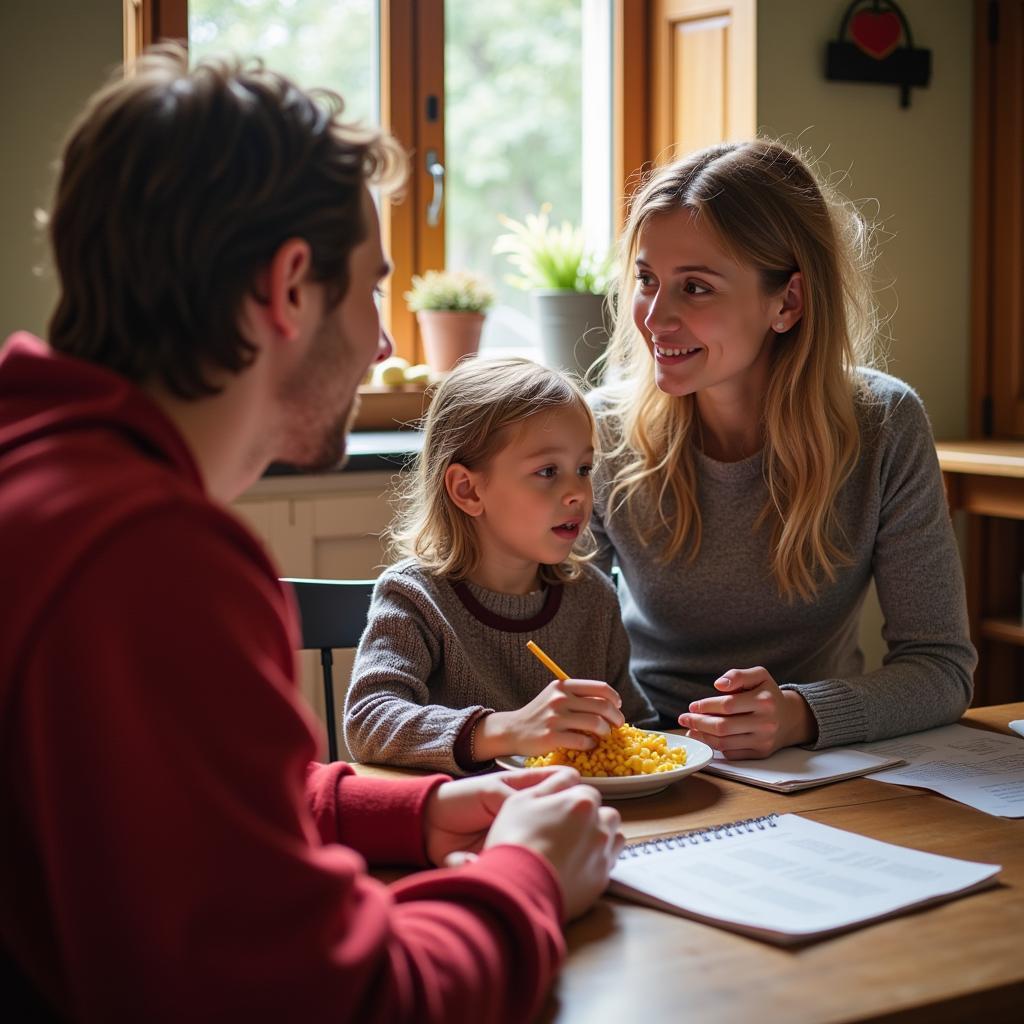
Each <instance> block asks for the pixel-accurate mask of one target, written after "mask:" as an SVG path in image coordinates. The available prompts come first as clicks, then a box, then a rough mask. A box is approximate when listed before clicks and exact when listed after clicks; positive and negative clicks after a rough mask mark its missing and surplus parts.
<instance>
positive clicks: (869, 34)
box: [849, 11, 903, 60]
mask: <svg viewBox="0 0 1024 1024" xmlns="http://www.w3.org/2000/svg"><path fill="white" fill-rule="evenodd" d="M849 33H850V39H852V40H853V42H854V43H856V45H857V46H858V47H859V48H860V49H861V50H863V52H864V53H866V54H867V55H868V56H869V57H873V58H874V59H875V60H884V59H885V58H886V57H888V56H889V54H890V53H892V52H893V50H895V49H896V47H897V46H899V42H900V36H901V35H903V26H902V24H900V19H899V17H898V16H897V15H896V14H894V13H893V12H892V11H885V12H882V13H877V14H876V13H875V12H874V11H858V12H857V13H856V14H855V15H854V16H853V17H852V18H851V19H850V30H849Z"/></svg>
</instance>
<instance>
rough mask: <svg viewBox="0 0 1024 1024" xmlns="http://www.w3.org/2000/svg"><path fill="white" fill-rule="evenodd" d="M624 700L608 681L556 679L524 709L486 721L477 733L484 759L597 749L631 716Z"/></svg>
mask: <svg viewBox="0 0 1024 1024" xmlns="http://www.w3.org/2000/svg"><path fill="white" fill-rule="evenodd" d="M621 705H622V698H621V697H620V696H619V695H618V693H617V692H616V691H615V690H614V689H613V688H612V687H610V686H609V685H608V684H607V683H602V682H598V681H596V680H592V679H567V680H565V681H564V682H560V681H559V680H557V679H555V680H552V682H550V683H549V684H548V685H547V686H545V687H544V689H543V690H541V692H540V693H538V694H537V696H536V697H534V698H533V700H531V701H530V703H529V704H526V705H524V706H523V707H521V708H520V709H519V710H518V711H496V712H493V713H492V714H489V715H487V716H485V717H484V718H482V719H480V722H479V724H478V725H477V727H476V732H475V733H474V735H473V751H474V754H475V756H476V759H477V760H478V761H489V760H491V758H494V757H501V756H503V755H505V754H528V755H530V754H547V753H548V752H549V751H552V750H554V749H555V747H566V748H568V749H569V750H593V748H594V747H595V746H596V745H597V738H598V737H601V736H607V735H608V733H609V732H610V731H611V730H612V729H614V728H615V727H616V726H619V725H622V723H623V722H625V718H623V716H622V712H621V711H620V710H619V708H620V707H621Z"/></svg>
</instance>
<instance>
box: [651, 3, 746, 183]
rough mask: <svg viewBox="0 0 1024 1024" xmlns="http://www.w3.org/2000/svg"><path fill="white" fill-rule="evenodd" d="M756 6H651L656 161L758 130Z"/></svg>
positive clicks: (652, 106)
mask: <svg viewBox="0 0 1024 1024" xmlns="http://www.w3.org/2000/svg"><path fill="white" fill-rule="evenodd" d="M756 17H757V5H756V0H654V3H652V5H651V50H652V53H651V83H650V95H651V130H650V139H651V151H652V156H653V157H654V160H655V162H656V163H659V164H660V163H665V162H667V161H669V160H671V159H673V158H674V157H677V156H682V155H684V154H685V153H689V152H692V151H693V150H696V149H702V148H703V147H705V146H710V145H712V144H714V143H716V142H726V141H730V140H734V139H735V140H739V139H748V138H751V137H752V136H753V135H754V134H755V132H756V130H757V49H756V39H757V31H756V30H757V26H756Z"/></svg>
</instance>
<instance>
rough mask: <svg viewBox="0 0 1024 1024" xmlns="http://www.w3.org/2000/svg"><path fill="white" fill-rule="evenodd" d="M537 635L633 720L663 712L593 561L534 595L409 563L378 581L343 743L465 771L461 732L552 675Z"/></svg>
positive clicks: (358, 754)
mask: <svg viewBox="0 0 1024 1024" xmlns="http://www.w3.org/2000/svg"><path fill="white" fill-rule="evenodd" d="M528 640H535V641H536V642H537V644H539V646H540V647H541V649H542V650H544V651H545V652H546V653H547V654H548V655H550V656H551V658H553V659H554V661H555V662H556V663H557V664H558V665H560V666H561V667H562V668H563V669H564V670H565V671H566V672H568V673H569V675H570V676H572V677H573V678H575V679H597V680H600V681H602V682H607V683H609V684H610V685H611V686H613V687H614V688H615V689H616V690H617V691H618V692H619V694H620V695H621V697H622V713H623V715H625V718H626V721H627V722H629V723H631V724H632V725H643V726H650V725H653V724H655V723H656V722H657V714H656V713H655V711H654V709H653V708H652V706H651V704H650V701H648V699H647V698H646V697H645V696H644V694H643V691H641V690H640V688H639V687H638V686H637V685H636V683H635V682H634V680H633V678H632V676H631V675H630V670H629V640H628V639H627V637H626V632H625V630H624V629H623V626H622V620H621V617H620V614H619V603H618V599H617V597H616V593H615V588H614V586H613V585H612V583H611V581H610V580H609V579H608V577H607V576H605V575H604V573H602V572H601V571H600V570H598V569H596V568H594V567H593V566H585V567H584V570H583V575H582V577H581V578H580V579H578V580H576V581H574V582H572V583H566V584H563V585H553V586H549V587H547V588H545V589H544V590H540V591H536V592H534V593H532V594H525V595H516V594H499V593H495V592H493V591H489V590H485V589H484V588H483V587H478V586H475V585H474V584H471V583H459V584H453V583H451V582H450V581H449V580H447V579H444V578H439V577H437V576H434V575H431V574H430V573H428V572H426V571H424V570H423V569H422V568H421V567H420V566H419V564H418V563H417V562H416V561H415V560H414V559H405V560H404V561H401V562H398V563H397V564H396V565H394V566H392V567H391V568H390V569H388V570H387V571H386V572H384V573H383V574H382V575H381V577H380V579H378V581H377V585H376V587H375V588H374V595H373V603H372V604H371V606H370V617H369V622H368V624H367V627H366V631H365V633H364V634H363V637H362V640H361V641H360V644H359V650H358V652H357V654H356V660H355V665H354V666H353V670H352V682H351V685H350V687H349V690H348V694H347V695H346V698H345V711H344V729H345V743H346V745H347V746H348V749H349V751H350V752H351V754H352V756H353V757H354V758H355V759H356V760H358V761H372V762H377V763H379V764H394V765H401V766H406V767H415V768H430V769H433V770H437V771H445V772H450V773H452V774H464V773H465V772H466V771H468V770H472V769H473V768H476V767H484V766H476V765H473V764H472V763H471V762H469V761H468V759H461V760H460V759H458V758H457V757H456V748H457V746H458V745H459V739H460V736H461V737H465V735H466V733H467V729H468V728H470V727H471V726H472V723H473V721H474V720H475V719H477V718H479V716H480V715H482V714H485V713H486V712H487V711H514V710H516V709H518V708H521V707H522V706H523V705H524V704H527V703H529V702H530V701H531V700H532V699H533V698H534V697H535V696H537V694H538V693H540V691H541V690H543V689H544V687H545V686H547V685H548V683H549V682H551V673H550V672H549V671H548V670H547V669H546V668H545V667H544V666H543V665H542V664H541V663H540V662H539V661H537V659H536V658H535V657H534V656H533V655H532V654H531V653H530V652H529V651H528V650H527V649H526V642H527V641H528Z"/></svg>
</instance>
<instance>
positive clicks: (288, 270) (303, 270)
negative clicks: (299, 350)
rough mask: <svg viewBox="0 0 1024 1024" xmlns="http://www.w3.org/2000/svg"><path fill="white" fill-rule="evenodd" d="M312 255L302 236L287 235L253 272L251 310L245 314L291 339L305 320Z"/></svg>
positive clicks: (297, 333)
mask: <svg viewBox="0 0 1024 1024" xmlns="http://www.w3.org/2000/svg"><path fill="white" fill-rule="evenodd" d="M312 261H313V254H312V252H311V250H310V248H309V243H308V242H307V241H306V240H305V239H303V238H289V239H288V240H287V241H286V242H282V243H281V245H279V246H278V248H277V251H276V252H275V253H274V255H273V257H271V260H270V263H269V264H268V265H267V266H266V267H265V268H264V269H263V270H262V271H260V273H259V274H257V275H256V280H255V281H254V282H253V288H252V298H253V299H254V300H255V306H256V308H255V309H252V308H250V311H249V315H250V316H254V315H255V316H257V317H258V318H259V319H260V320H261V321H262V322H263V325H264V326H265V327H269V328H270V329H271V330H272V331H273V332H274V333H275V334H277V335H278V336H279V337H281V338H284V339H285V340H286V341H294V340H295V339H296V338H297V337H299V335H300V333H301V328H302V324H303V322H304V321H306V320H308V318H309V316H310V312H311V310H310V309H309V303H310V302H311V301H312V298H313V297H312V293H311V291H310V289H309V288H308V287H305V285H307V284H308V278H309V269H310V266H311V265H312Z"/></svg>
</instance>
